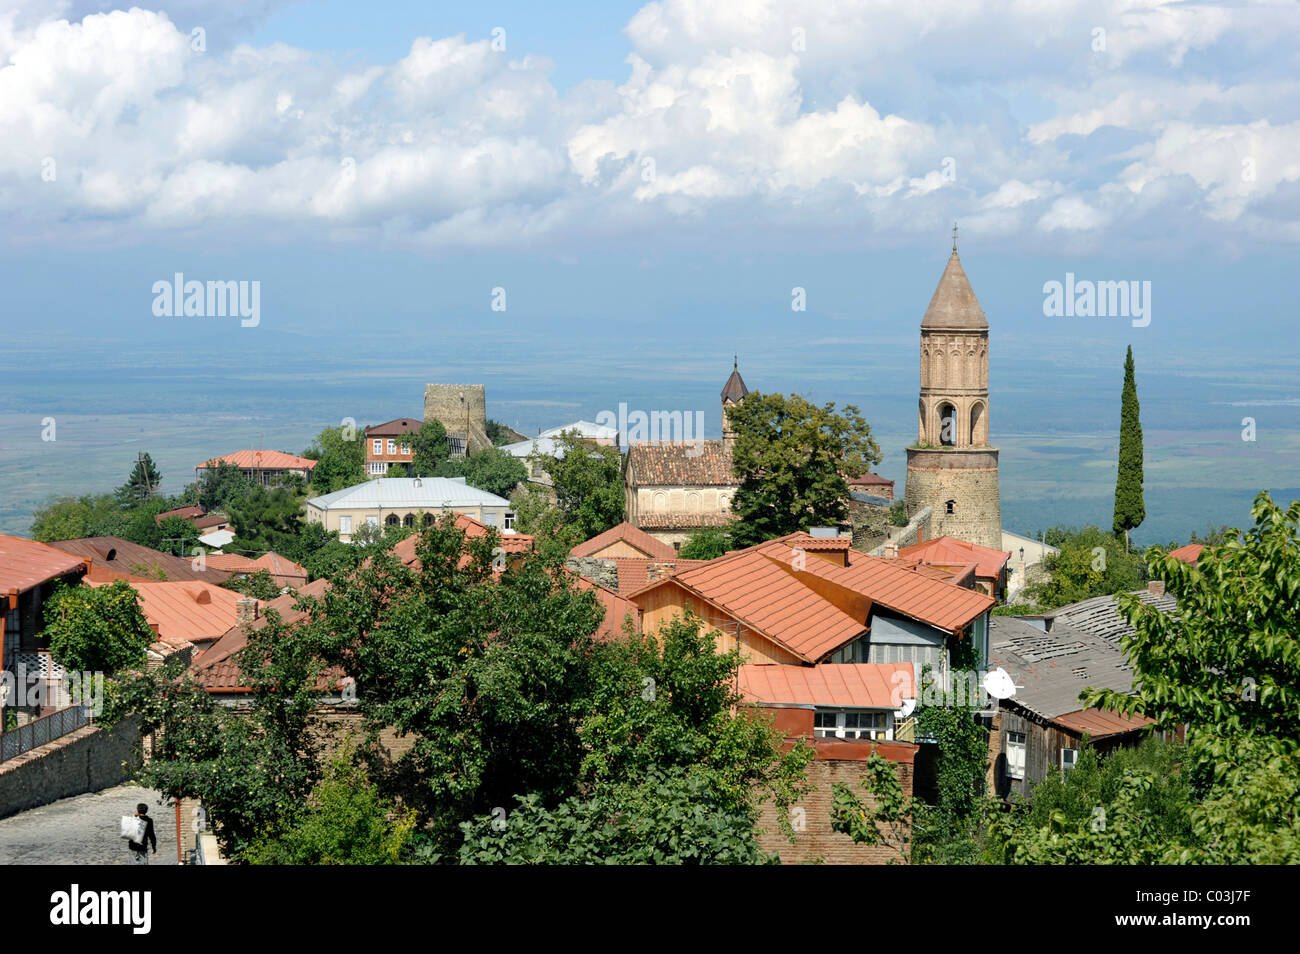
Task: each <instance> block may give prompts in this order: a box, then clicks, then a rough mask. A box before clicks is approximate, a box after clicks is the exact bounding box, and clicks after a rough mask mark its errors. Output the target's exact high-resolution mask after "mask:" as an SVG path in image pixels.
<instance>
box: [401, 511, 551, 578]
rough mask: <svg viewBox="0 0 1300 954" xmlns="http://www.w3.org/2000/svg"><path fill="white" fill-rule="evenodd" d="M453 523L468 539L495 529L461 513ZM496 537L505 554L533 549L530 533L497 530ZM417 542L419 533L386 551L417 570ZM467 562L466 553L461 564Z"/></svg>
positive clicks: (522, 552) (521, 553)
mask: <svg viewBox="0 0 1300 954" xmlns="http://www.w3.org/2000/svg"><path fill="white" fill-rule="evenodd" d="M455 524H456V529H458V530H460V532H461V533H463V534H465V537H466V539H468V540H476V539H478V538H479V537H483V536H486V535H487V533H488V531H489V530H492V529H495V528H493V527H489V526H488V525H487V524H485V523H480V522H479V521H477V520H475V519H474V518H473V517H467V516H466V515H465V514H463V513H458V514H456V519H455ZM497 539H498V541H500V542H499V545H500V547H501V549H502V550H503V551H505V554H506V556H522V555H523V554H525V553H528V552H530V551H531V550H532V549H533V540H534V537H533V535H532V534H531V533H501V532H500V531H498V532H497ZM419 542H420V535H419V534H418V533H415V534H412V535H411V536H409V537H406V538H404V539H402V540H399V541H397V543H396V544H394V545H393V548H392V549H391V550H389V551H388V552H389V553H391V554H392V555H393V556H395V557H396V558H397V559H399V560H401V561H402V563H403V564H404V565H406V566H409V567H413V568H415V569H417V570H418V569H419V568H420V560H419V558H418V557H417V556H416V555H415V548H416V546H417V545H418V544H419ZM467 562H469V555H468V554H466V556H465V557H464V560H463V561H462V565H463V564H464V563H467Z"/></svg>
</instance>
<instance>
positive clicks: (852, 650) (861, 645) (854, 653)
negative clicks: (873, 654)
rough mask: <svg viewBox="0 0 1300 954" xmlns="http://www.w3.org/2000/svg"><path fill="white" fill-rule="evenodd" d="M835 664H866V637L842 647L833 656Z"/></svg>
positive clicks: (832, 660)
mask: <svg viewBox="0 0 1300 954" xmlns="http://www.w3.org/2000/svg"><path fill="white" fill-rule="evenodd" d="M830 661H831V662H833V663H864V662H866V661H867V640H866V637H861V638H858V639H855V640H854V641H853V642H851V643H849V644H848V645H847V646H842V647H840V648H839V649H837V650H836V651H835V653H834V654H833V655H832V656H831V658H830Z"/></svg>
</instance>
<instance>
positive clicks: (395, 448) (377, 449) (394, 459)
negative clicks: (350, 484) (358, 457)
mask: <svg viewBox="0 0 1300 954" xmlns="http://www.w3.org/2000/svg"><path fill="white" fill-rule="evenodd" d="M423 424H424V421H422V420H420V419H419V418H418V417H399V418H397V419H396V420H392V421H388V422H386V423H384V424H374V425H372V426H370V427H367V428H366V476H367V477H386V476H388V471H389V469H390V468H391V467H392V466H393V465H394V464H402V465H403V466H405V465H407V464H410V463H411V457H412V455H413V453H414V450H413V449H412V447H411V445H410V444H409V443H403V441H402V437H403V436H404V435H406V434H414V433H416V432H417V431H418V430H419V429H420V427H421V426H422V425H423ZM444 426H445V425H444ZM407 476H410V475H409V474H408V475H407Z"/></svg>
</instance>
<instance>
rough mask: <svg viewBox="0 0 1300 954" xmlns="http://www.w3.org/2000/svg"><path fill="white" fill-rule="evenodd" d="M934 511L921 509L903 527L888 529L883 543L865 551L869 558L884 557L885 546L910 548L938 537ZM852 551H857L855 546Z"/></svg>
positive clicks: (927, 508) (926, 508)
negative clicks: (934, 523) (934, 525)
mask: <svg viewBox="0 0 1300 954" xmlns="http://www.w3.org/2000/svg"><path fill="white" fill-rule="evenodd" d="M933 522H934V511H933V509H932V508H930V507H922V508H921V509H920V510H918V511H917V512H916V513H914V514H912V518H911V519H910V520H908V521H907V526H905V527H894V526H891V527H890V528H889V534H888V538H887V539H886V540H885V542H884V543H881V544H880V545H878V546H876V547H874V548H873V549H870V550H868V551H867V553H868V555H870V556H884V555H885V546H886V545H887V544H890V543H892V544H894V545H895V546H898V547H900V548H901V547H910V546H912V544H914V543H924V542H925V541H926V540H933V539H934V538H935V537H937V536H939V533H938V531H936V530H934V529H933ZM854 549H859V548H858V547H857V546H855V547H854Z"/></svg>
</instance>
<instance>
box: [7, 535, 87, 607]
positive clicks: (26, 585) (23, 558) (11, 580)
mask: <svg viewBox="0 0 1300 954" xmlns="http://www.w3.org/2000/svg"><path fill="white" fill-rule="evenodd" d="M86 569H87V567H86V561H85V558H84V557H82V556H80V555H77V554H72V553H68V552H66V551H65V550H63V549H61V548H58V547H53V546H49V545H47V544H44V543H37V542H36V541H35V540H26V539H24V538H22V537H11V536H7V535H0V593H8V592H9V591H11V590H17V591H18V592H20V593H22V592H26V591H27V590H30V589H32V587H35V586H40V585H41V584H42V583H46V582H49V581H50V580H55V579H58V578H59V577H62V576H68V575H69V574H72V573H84V572H85V571H86Z"/></svg>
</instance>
